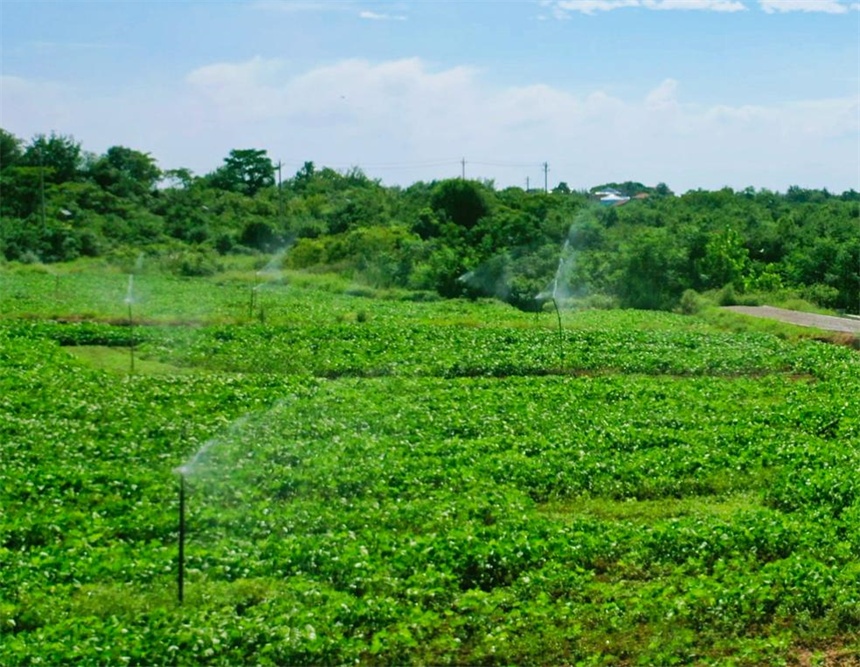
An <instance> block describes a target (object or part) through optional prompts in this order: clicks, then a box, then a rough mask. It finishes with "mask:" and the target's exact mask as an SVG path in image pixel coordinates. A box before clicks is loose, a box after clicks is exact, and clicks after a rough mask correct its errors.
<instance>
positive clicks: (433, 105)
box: [0, 0, 860, 192]
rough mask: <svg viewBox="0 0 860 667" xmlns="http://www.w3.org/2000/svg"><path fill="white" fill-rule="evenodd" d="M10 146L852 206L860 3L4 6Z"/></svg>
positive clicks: (3, 113) (193, 163)
mask: <svg viewBox="0 0 860 667" xmlns="http://www.w3.org/2000/svg"><path fill="white" fill-rule="evenodd" d="M0 127H3V128H4V129H6V130H8V131H10V132H12V133H14V134H15V135H17V136H18V137H20V138H22V139H25V140H29V139H30V138H31V137H33V136H34V135H35V134H38V133H49V132H51V131H55V132H57V133H59V134H64V135H72V136H73V137H74V138H75V139H76V140H78V141H80V142H81V143H82V144H83V148H84V149H85V150H88V151H92V152H94V153H103V152H104V151H105V150H107V148H109V147H110V146H113V145H123V146H128V147H131V148H134V149H137V150H140V151H144V152H148V153H150V154H151V155H152V156H153V157H155V158H156V159H157V160H158V164H159V166H160V167H161V168H162V169H175V168H179V167H187V168H190V169H192V170H193V171H194V172H195V173H198V174H205V173H207V172H210V171H212V170H213V169H215V168H216V167H218V166H219V165H220V164H221V163H222V161H223V159H224V157H225V156H227V154H228V153H229V151H230V150H231V149H236V148H259V149H265V150H267V151H268V154H269V156H270V157H272V159H273V160H275V161H278V160H280V161H283V163H284V168H285V170H286V173H285V177H286V175H288V174H292V173H293V172H295V171H297V170H298V169H299V168H300V167H301V165H302V164H303V163H304V162H306V161H313V162H314V163H315V164H316V165H317V166H330V167H333V168H336V169H348V168H350V167H354V166H358V167H360V168H361V169H363V170H364V171H365V172H366V173H367V174H368V175H370V176H372V177H373V178H379V179H381V180H382V182H383V183H386V184H397V185H408V184H410V183H412V182H414V181H417V180H433V179H442V178H448V177H453V176H458V175H460V173H461V170H462V169H463V163H462V161H465V172H466V176H467V177H469V178H480V179H493V180H494V181H495V183H496V185H497V186H498V187H507V186H510V185H518V186H525V185H526V183H527V179H528V183H529V184H530V185H531V186H532V187H535V186H541V187H542V186H543V183H544V170H543V166H542V165H543V164H544V163H546V164H547V165H548V171H547V181H548V184H549V187H550V188H551V187H553V186H554V185H556V184H557V183H559V182H561V181H564V182H566V183H567V184H568V185H569V186H570V187H572V188H577V189H578V188H588V187H591V186H593V185H596V184H601V183H605V182H610V181H626V180H634V181H640V182H643V183H646V184H649V185H654V184H656V183H658V182H665V183H667V184H668V185H669V187H671V188H672V189H673V190H675V191H676V192H684V191H687V190H690V189H696V188H705V189H717V188H721V187H724V186H730V187H733V188H736V189H742V188H745V187H747V186H753V187H756V188H770V189H774V190H780V191H784V190H785V189H786V188H788V187H789V186H791V185H800V186H803V187H814V188H820V187H826V188H828V189H829V190H831V191H834V192H842V191H844V190H847V189H849V188H853V189H855V190H860V1H856V0H472V1H468V0H466V1H462V0H461V1H453V0H447V1H446V0H412V1H411V2H402V1H397V0H390V1H386V2H380V1H370V0H368V1H361V0H355V1H353V0H317V1H315V2H312V1H309V0H248V1H246V2H239V1H233V2H228V1H217V0H210V1H208V2H183V1H182V0H163V1H156V0H151V1H149V2H141V1H134V0H90V1H88V2H80V1H76V0H62V1H50V2H49V1H39V0H4V1H3V2H2V3H0Z"/></svg>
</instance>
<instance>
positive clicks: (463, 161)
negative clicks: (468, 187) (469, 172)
mask: <svg viewBox="0 0 860 667" xmlns="http://www.w3.org/2000/svg"><path fill="white" fill-rule="evenodd" d="M460 167H461V170H460V178H462V179H463V180H464V181H465V180H466V158H462V159H461V160H460Z"/></svg>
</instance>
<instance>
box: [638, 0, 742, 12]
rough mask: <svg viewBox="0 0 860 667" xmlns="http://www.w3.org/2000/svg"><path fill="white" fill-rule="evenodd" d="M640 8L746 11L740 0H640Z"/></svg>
mask: <svg viewBox="0 0 860 667" xmlns="http://www.w3.org/2000/svg"><path fill="white" fill-rule="evenodd" d="M642 6H643V7H645V8H646V9H656V10H682V11H694V10H698V11H711V12H743V11H746V9H747V7H746V5H745V4H744V3H743V2H741V1H740V0H642Z"/></svg>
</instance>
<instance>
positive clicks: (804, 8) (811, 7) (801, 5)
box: [759, 0, 849, 14]
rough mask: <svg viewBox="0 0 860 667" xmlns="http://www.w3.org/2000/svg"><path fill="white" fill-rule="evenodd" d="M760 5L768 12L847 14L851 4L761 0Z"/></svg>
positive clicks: (837, 0) (832, 0) (826, 0)
mask: <svg viewBox="0 0 860 667" xmlns="http://www.w3.org/2000/svg"><path fill="white" fill-rule="evenodd" d="M759 5H760V6H761V8H762V9H763V10H764V11H765V12H767V13H768V14H774V13H776V12H779V13H785V12H823V13H826V14H845V13H846V12H847V11H848V9H849V6H848V5H845V4H843V3H842V2H841V1H840V0H759Z"/></svg>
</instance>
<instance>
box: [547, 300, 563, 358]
mask: <svg viewBox="0 0 860 667" xmlns="http://www.w3.org/2000/svg"><path fill="white" fill-rule="evenodd" d="M550 298H551V299H552V305H553V306H555V316H556V317H557V318H558V361H559V364H561V370H562V371H564V334H563V333H562V329H561V311H560V310H559V309H558V301H556V298H555V295H554V294H553V296H552V297H550Z"/></svg>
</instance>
